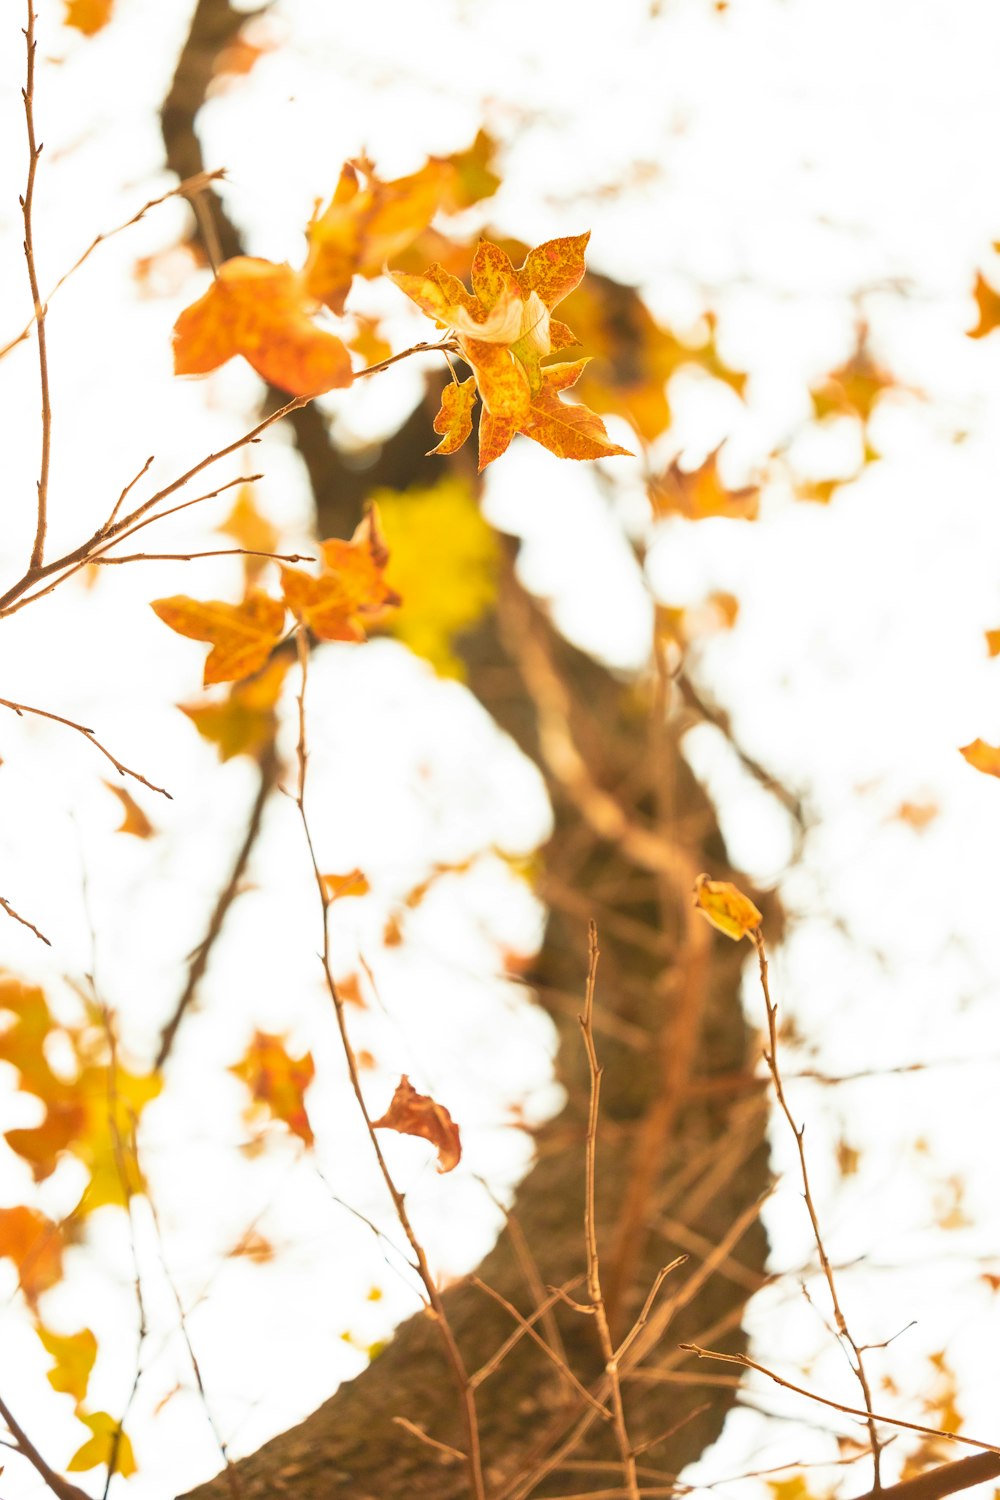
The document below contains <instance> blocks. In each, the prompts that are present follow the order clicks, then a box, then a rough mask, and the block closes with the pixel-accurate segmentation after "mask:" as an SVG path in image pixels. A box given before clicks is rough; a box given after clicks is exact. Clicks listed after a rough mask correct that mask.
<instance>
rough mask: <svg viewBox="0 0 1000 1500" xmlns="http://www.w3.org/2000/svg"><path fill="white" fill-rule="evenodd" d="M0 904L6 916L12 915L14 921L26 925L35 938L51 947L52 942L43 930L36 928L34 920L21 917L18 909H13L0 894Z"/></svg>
mask: <svg viewBox="0 0 1000 1500" xmlns="http://www.w3.org/2000/svg"><path fill="white" fill-rule="evenodd" d="M0 906H2V907H3V909H4V911H5V912H6V913H7V915H8V917H13V918H14V921H15V922H20V924H21V926H22V927H27V928H28V930H29V932H33V933H34V934H35V937H36V938H40V939H41V941H42V942H43V943H44V944H45V946H46V947H47V948H51V947H52V944H51V943H50V942H49V940H48V938H47V937H46V936H45V933H44V932H40V931H39V930H38V928H37V927H36V926H35V924H34V922H29V921H28V919H27V917H22V916H21V913H20V912H19V911H15V910H14V908H13V907H12V906H11V904H10V902H9V901H7V900H5V899H4V897H3V896H0Z"/></svg>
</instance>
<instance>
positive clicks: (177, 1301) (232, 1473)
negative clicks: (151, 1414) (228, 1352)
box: [146, 1191, 243, 1500]
mask: <svg viewBox="0 0 1000 1500" xmlns="http://www.w3.org/2000/svg"><path fill="white" fill-rule="evenodd" d="M146 1202H147V1204H148V1205H149V1216H150V1219H151V1220H152V1224H153V1232H154V1234H155V1236H156V1245H157V1249H158V1251H159V1255H160V1265H161V1266H162V1268H163V1276H164V1280H165V1281H166V1283H167V1286H168V1287H169V1288H170V1292H171V1295H172V1296H173V1299H174V1306H175V1307H176V1309H177V1323H178V1326H179V1328H180V1331H181V1337H182V1338H183V1340H184V1344H185V1347H186V1349H187V1353H188V1359H189V1361H190V1363H191V1369H192V1372H193V1374H194V1379H195V1384H196V1386H197V1387H198V1395H199V1396H200V1397H201V1404H202V1408H203V1409H204V1412H205V1417H206V1419H207V1421H208V1425H209V1427H210V1428H211V1430H212V1436H213V1437H214V1439H215V1442H216V1446H217V1447H218V1449H219V1453H220V1454H221V1456H222V1461H223V1463H224V1464H225V1466H226V1482H227V1484H228V1486H229V1493H230V1495H231V1496H232V1500H242V1495H243V1490H242V1486H241V1484H240V1478H239V1474H238V1472H237V1469H236V1465H235V1464H234V1463H233V1460H232V1458H231V1457H230V1453H229V1448H228V1445H227V1443H226V1440H225V1438H224V1437H223V1436H222V1434H221V1432H220V1431H219V1429H218V1427H217V1425H216V1422H215V1418H214V1417H213V1415H212V1408H211V1406H210V1405H209V1400H208V1392H207V1391H206V1390H205V1382H204V1381H203V1380H202V1377H201V1366H200V1365H199V1363H198V1357H197V1355H196V1354H195V1352H194V1345H193V1344H192V1342H191V1335H190V1332H189V1331H188V1325H187V1314H186V1313H185V1311H184V1303H183V1302H182V1301H181V1294H180V1292H179V1291H178V1290H177V1283H176V1282H175V1281H174V1279H173V1277H172V1275H171V1274H170V1267H169V1266H168V1265H167V1256H166V1251H165V1249H164V1244H163V1231H162V1229H161V1228H160V1216H159V1214H158V1213H157V1210H156V1204H155V1203H154V1201H153V1197H152V1194H151V1193H149V1192H148V1191H147V1193H146Z"/></svg>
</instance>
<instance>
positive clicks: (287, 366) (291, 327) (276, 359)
mask: <svg viewBox="0 0 1000 1500" xmlns="http://www.w3.org/2000/svg"><path fill="white" fill-rule="evenodd" d="M312 305H313V304H312V300H311V294H310V292H309V290H308V288H307V286H306V283H305V281H304V279H303V277H302V276H301V275H300V274H299V273H298V272H297V271H293V270H292V268H291V266H287V265H275V264H273V263H272V262H271V261H267V260H258V259H255V258H254V257H252V256H248V255H240V256H237V257H236V258H235V259H233V260H227V261H225V262H224V263H223V264H222V265H221V266H220V267H219V270H218V273H217V275H216V277H215V280H214V281H213V282H212V284H211V286H210V287H209V289H208V291H207V292H205V293H204V295H203V296H201V297H199V298H198V300H197V302H193V303H192V304H191V306H190V307H186V308H185V309H184V311H183V312H182V313H181V314H180V316H179V317H178V319H177V322H176V323H175V325H174V372H175V373H176V374H177V375H206V374H207V373H208V372H209V371H210V370H216V369H218V368H219V366H220V365H224V364H226V363H227V361H228V360H230V359H233V358H234V357H235V356H236V355H237V354H241V355H242V356H243V358H244V359H245V360H246V361H247V363H248V364H249V365H251V366H252V367H253V368H254V369H255V370H256V371H257V374H258V375H260V376H261V378H262V379H264V380H267V381H269V382H270V383H271V384H272V385H276V386H279V387H280V388H281V389H282V390H284V391H288V392H290V393H291V394H292V395H294V396H318V395H320V394H321V393H322V392H323V391H331V390H335V389H336V388H337V387H340V386H347V385H350V383H351V381H352V379H353V378H354V377H353V373H352V370H351V357H350V355H349V354H348V352H347V349H346V348H345V346H344V344H343V343H342V341H341V340H340V339H339V338H337V336H336V335H335V334H332V333H329V332H327V330H326V329H325V328H320V327H319V326H318V324H317V323H315V322H314V321H313V318H312V316H311V307H312Z"/></svg>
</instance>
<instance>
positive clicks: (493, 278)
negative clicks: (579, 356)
mask: <svg viewBox="0 0 1000 1500" xmlns="http://www.w3.org/2000/svg"><path fill="white" fill-rule="evenodd" d="M589 238H590V235H589V234H579V235H571V236H567V237H565V238H563V239H557V240H548V241H546V243H545V244H543V245H538V246H537V247H536V248H535V249H534V250H529V251H528V254H527V255H526V257H525V260H524V264H523V265H522V266H520V267H518V268H517V269H515V268H514V265H513V263H512V262H511V260H510V257H509V256H508V255H507V253H506V251H504V250H502V249H501V248H500V246H499V245H494V244H492V243H491V242H490V241H489V240H480V242H479V244H478V246H477V247H476V253H475V255H474V257H473V261H472V291H471V292H470V291H469V290H468V289H467V288H466V287H465V285H464V284H463V283H462V282H461V281H460V280H459V279H458V277H457V276H453V275H452V274H451V272H450V271H446V270H445V269H444V267H443V266H441V265H439V264H434V265H432V266H430V267H428V269H427V271H426V272H425V273H424V274H423V275H422V276H414V275H410V274H408V273H406V272H401V271H400V272H393V273H390V274H391V275H392V279H393V280H394V281H395V283H396V285H397V286H398V287H399V288H400V290H401V291H403V292H405V293H406V295H407V296H408V297H409V298H410V299H411V301H413V302H415V303H416V304H417V306H418V307H419V308H420V309H421V311H423V312H425V313H426V314H427V316H428V317H430V318H433V319H434V320H435V322H436V323H437V324H438V325H439V326H441V327H444V328H448V329H450V330H451V331H452V334H453V337H454V339H455V342H456V343H457V345H458V348H459V351H460V353H461V355H462V358H463V359H464V360H465V361H466V363H467V364H468V365H469V367H470V368H471V370H472V372H473V375H474V377H475V382H476V385H477V386H478V388H479V394H480V396H481V397H482V400H483V414H482V416H481V418H480V425H479V467H480V469H481V470H482V469H484V468H485V467H486V465H487V464H488V463H491V462H492V461H493V459H494V458H497V457H498V456H499V455H500V454H501V453H503V451H504V450H505V449H506V448H507V446H508V445H509V443H510V440H511V438H512V437H513V436H514V434H515V432H523V433H525V434H526V435H527V436H528V437H532V438H534V440H535V441H536V442H537V443H541V445H542V446H543V447H545V448H548V449H549V450H550V452H553V453H555V454H556V455H557V456H558V457H560V458H603V457H609V456H611V455H612V454H617V453H622V454H624V453H627V452H628V449H626V448H620V447H618V446H617V444H615V443H612V442H610V441H609V439H608V436H607V433H606V432H605V430H604V424H603V422H602V421H601V419H600V417H598V416H596V415H595V414H594V413H593V412H591V411H588V409H587V408H586V407H582V406H575V407H569V406H565V405H564V404H563V403H562V402H560V401H559V400H558V393H559V392H560V391H562V390H565V389H567V388H568V387H569V386H571V385H573V384H574V383H575V381H576V380H577V379H578V378H579V376H580V374H581V373H582V371H583V369H584V366H585V364H586V361H576V362H575V363H573V364H569V365H553V366H548V367H547V368H543V367H542V363H541V361H542V359H543V358H544V357H545V356H546V355H548V354H551V353H552V352H553V351H554V350H556V349H565V348H566V347H567V346H568V345H570V344H573V343H575V342H576V338H575V335H574V334H573V333H572V331H571V330H570V329H569V328H567V327H566V325H565V323H560V322H558V321H557V320H555V319H553V318H552V316H551V312H552V309H553V308H554V307H555V306H557V304H558V303H559V302H561V301H562V300H563V298H564V297H567V296H568V295H569V293H570V292H572V291H573V289H574V288H575V287H576V286H578V285H579V283H580V281H581V279H582V277H583V273H584V269H585V265H584V251H585V249H586V247H587V242H588V240H589ZM435 426H436V424H435ZM436 430H437V431H442V430H443V429H442V428H439V427H437V426H436ZM468 430H469V431H471V423H470V424H469V429H468ZM466 436H468V432H466ZM462 441H464V438H463V439H462ZM456 446H460V444H458V443H456ZM440 451H446V452H454V451H455V449H454V448H453V447H449V448H447V449H444V447H443V445H442V449H441V450H440Z"/></svg>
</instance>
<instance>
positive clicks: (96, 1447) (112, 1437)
mask: <svg viewBox="0 0 1000 1500" xmlns="http://www.w3.org/2000/svg"><path fill="white" fill-rule="evenodd" d="M77 1416H78V1417H79V1419H80V1421H81V1422H82V1423H83V1425H84V1426H85V1427H89V1428H90V1434H91V1435H90V1437H89V1438H88V1439H87V1441H86V1442H85V1443H84V1444H83V1446H82V1447H81V1448H78V1449H77V1450H76V1452H75V1453H74V1454H73V1457H72V1458H71V1459H70V1461H69V1463H68V1464H67V1465H66V1467H67V1469H68V1470H69V1471H70V1473H71V1474H79V1473H82V1472H83V1471H84V1470H86V1469H97V1468H100V1467H101V1466H102V1465H108V1466H110V1465H111V1464H112V1462H113V1463H114V1472H115V1473H116V1474H120V1475H121V1476H122V1478H123V1479H128V1477H129V1476H130V1475H131V1474H134V1473H135V1471H136V1463H135V1454H134V1453H133V1452H132V1444H131V1443H130V1442H129V1440H128V1436H127V1434H126V1433H124V1432H123V1431H122V1429H121V1423H120V1422H118V1421H117V1419H116V1418H115V1417H113V1416H111V1414H110V1413H109V1412H106V1411H94V1412H87V1413H84V1412H77Z"/></svg>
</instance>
